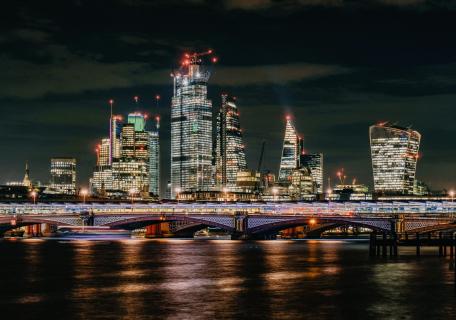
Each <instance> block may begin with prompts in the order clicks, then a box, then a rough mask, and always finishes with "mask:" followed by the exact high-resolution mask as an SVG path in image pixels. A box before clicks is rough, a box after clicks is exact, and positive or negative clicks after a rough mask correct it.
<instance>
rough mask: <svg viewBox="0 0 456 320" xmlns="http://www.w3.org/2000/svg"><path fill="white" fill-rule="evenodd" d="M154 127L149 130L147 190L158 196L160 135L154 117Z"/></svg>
mask: <svg viewBox="0 0 456 320" xmlns="http://www.w3.org/2000/svg"><path fill="white" fill-rule="evenodd" d="M155 120H156V125H155V129H154V130H152V131H149V192H150V193H152V194H154V195H156V196H158V195H159V194H160V140H159V138H160V135H159V131H158V130H159V121H160V118H159V117H156V118H155Z"/></svg>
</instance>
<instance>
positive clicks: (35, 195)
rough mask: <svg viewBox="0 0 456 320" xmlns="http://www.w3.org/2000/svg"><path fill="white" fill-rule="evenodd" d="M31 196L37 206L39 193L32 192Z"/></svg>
mask: <svg viewBox="0 0 456 320" xmlns="http://www.w3.org/2000/svg"><path fill="white" fill-rule="evenodd" d="M30 196H31V197H32V199H33V204H36V197H37V196H38V193H37V192H36V191H32V192H30Z"/></svg>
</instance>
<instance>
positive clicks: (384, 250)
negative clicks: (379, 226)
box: [382, 232, 387, 257]
mask: <svg viewBox="0 0 456 320" xmlns="http://www.w3.org/2000/svg"><path fill="white" fill-rule="evenodd" d="M386 237H387V236H386V232H383V239H382V256H383V257H386Z"/></svg>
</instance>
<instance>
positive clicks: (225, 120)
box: [215, 94, 247, 189]
mask: <svg viewBox="0 0 456 320" xmlns="http://www.w3.org/2000/svg"><path fill="white" fill-rule="evenodd" d="M216 134H217V135H216V150H215V152H216V183H217V186H219V187H227V188H228V189H233V188H234V187H235V186H236V177H237V173H238V172H239V171H244V170H246V169H247V163H246V160H245V151H244V144H243V143H242V130H241V125H240V121H239V111H238V108H237V106H236V104H235V99H234V98H232V97H229V96H228V95H227V94H223V95H222V106H221V108H220V111H219V113H218V116H217V133H216Z"/></svg>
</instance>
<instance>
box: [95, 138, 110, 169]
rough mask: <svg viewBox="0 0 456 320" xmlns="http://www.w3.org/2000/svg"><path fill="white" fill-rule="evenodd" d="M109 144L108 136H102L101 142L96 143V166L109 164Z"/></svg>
mask: <svg viewBox="0 0 456 320" xmlns="http://www.w3.org/2000/svg"><path fill="white" fill-rule="evenodd" d="M110 144H111V139H109V138H103V139H101V144H99V145H98V147H97V156H98V160H97V165H98V166H103V167H105V166H109V165H110V163H109V161H110V160H109V156H110V151H111V149H110Z"/></svg>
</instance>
